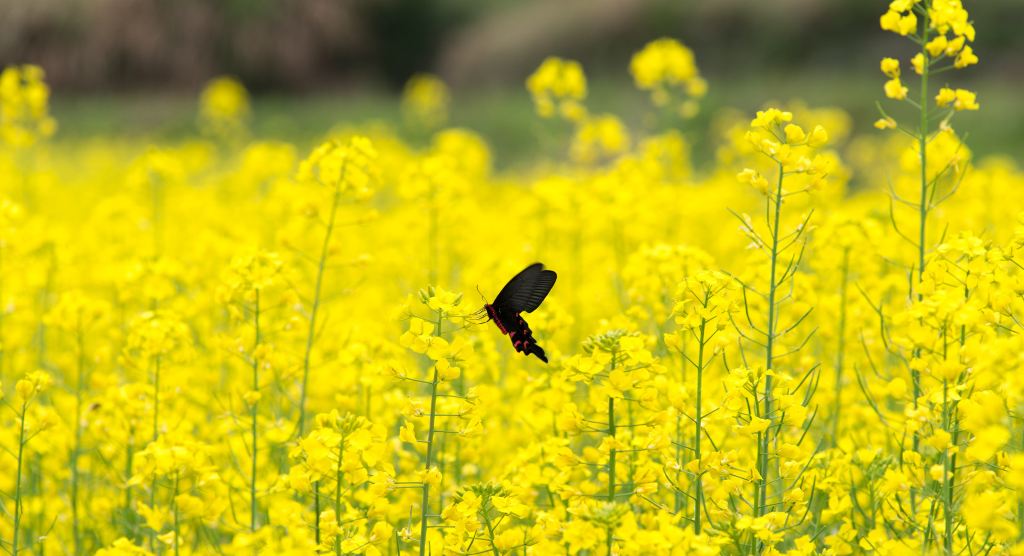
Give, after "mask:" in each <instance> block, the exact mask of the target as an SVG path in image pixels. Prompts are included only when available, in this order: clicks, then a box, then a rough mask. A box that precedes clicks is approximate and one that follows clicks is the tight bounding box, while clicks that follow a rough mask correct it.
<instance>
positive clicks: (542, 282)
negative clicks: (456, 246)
mask: <svg viewBox="0 0 1024 556" xmlns="http://www.w3.org/2000/svg"><path fill="white" fill-rule="evenodd" d="M557 277H558V276H557V275H556V274H555V272H554V271H551V270H546V269H545V268H544V265H542V264H541V263H534V264H532V265H530V266H528V267H526V268H525V269H523V271H522V272H520V273H519V274H516V275H515V277H513V278H512V279H511V280H509V282H508V284H506V285H505V287H504V288H502V290H501V292H500V293H498V296H497V297H495V298H494V302H493V303H487V304H485V305H484V310H485V311H486V312H487V317H488V318H489V319H490V320H493V321H494V324H495V325H497V326H498V330H500V331H501V333H502V334H505V335H507V336H508V337H509V339H510V340H511V341H512V347H514V348H515V350H516V351H518V352H519V353H523V354H526V355H531V354H533V355H536V356H537V358H538V359H540V360H541V361H543V362H545V363H547V362H548V358H547V356H546V355H545V354H544V349H543V348H541V347H540V346H539V345H537V340H536V339H535V338H534V337H533V331H532V330H530V325H529V324H527V323H526V320H525V319H524V318H523V317H522V315H521V313H524V312H525V313H531V312H533V310H534V309H536V308H537V307H539V306H540V304H541V302H543V301H544V298H545V297H547V295H548V292H550V291H551V288H552V287H554V285H555V279H556V278H557Z"/></svg>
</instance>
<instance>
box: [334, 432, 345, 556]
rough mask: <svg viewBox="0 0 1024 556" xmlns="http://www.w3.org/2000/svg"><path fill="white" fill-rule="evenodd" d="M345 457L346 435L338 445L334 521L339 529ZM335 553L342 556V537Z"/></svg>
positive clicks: (339, 538) (335, 547)
mask: <svg viewBox="0 0 1024 556" xmlns="http://www.w3.org/2000/svg"><path fill="white" fill-rule="evenodd" d="M344 455H345V435H342V436H341V442H339V443H338V466H337V469H335V472H334V474H335V480H334V521H335V523H336V524H337V526H338V528H339V529H340V528H341V462H342V459H343V458H344ZM334 553H335V555H336V556H341V537H340V536H339V537H338V538H336V539H335V540H334Z"/></svg>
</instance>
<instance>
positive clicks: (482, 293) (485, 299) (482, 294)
mask: <svg viewBox="0 0 1024 556" xmlns="http://www.w3.org/2000/svg"><path fill="white" fill-rule="evenodd" d="M476 293H478V294H480V299H482V300H484V305H487V296H485V295H484V292H482V291H480V284H477V286H476Z"/></svg>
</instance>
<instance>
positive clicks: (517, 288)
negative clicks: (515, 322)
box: [492, 263, 558, 315]
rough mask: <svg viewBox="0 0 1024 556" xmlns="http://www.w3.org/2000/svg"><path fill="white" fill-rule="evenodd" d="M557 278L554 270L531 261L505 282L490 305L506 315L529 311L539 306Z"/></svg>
mask: <svg viewBox="0 0 1024 556" xmlns="http://www.w3.org/2000/svg"><path fill="white" fill-rule="evenodd" d="M557 278H558V275H557V274H555V271H553V270H547V269H545V268H544V265H543V264H541V263H533V264H532V265H530V266H528V267H526V268H524V269H523V270H522V272H520V273H519V274H516V275H515V276H513V277H512V279H511V280H509V281H508V284H505V287H504V288H502V289H501V291H500V292H498V297H495V298H494V303H493V304H492V305H494V307H495V308H497V309H498V310H499V311H500V312H502V313H504V314H506V315H511V314H515V313H520V312H527V313H531V312H533V310H534V309H536V308H537V307H540V304H541V302H543V301H544V298H545V297H547V296H548V292H550V291H551V288H552V287H554V285H555V280H556V279H557Z"/></svg>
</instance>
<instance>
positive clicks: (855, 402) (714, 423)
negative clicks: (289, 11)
mask: <svg viewBox="0 0 1024 556" xmlns="http://www.w3.org/2000/svg"><path fill="white" fill-rule="evenodd" d="M880 26H881V29H882V30H880V31H879V34H882V33H884V32H890V33H895V34H896V35H899V36H901V37H903V39H902V43H903V45H904V46H905V47H906V48H905V49H903V50H901V52H902V53H897V52H894V53H893V54H892V57H891V58H888V57H887V58H885V59H883V60H882V61H881V63H880V73H879V87H878V92H879V110H880V115H879V119H878V121H876V122H873V123H874V128H877V129H872V128H871V124H872V122H866V123H865V122H854V121H852V120H851V118H850V116H848V115H847V114H846V113H845V112H844V111H843V110H842V109H841V108H833V107H810V106H806V105H804V104H801V103H799V102H792V103H789V104H785V105H775V106H766V107H764V109H763V110H760V111H757V112H756V113H754V114H746V113H741V112H737V111H730V110H724V111H722V112H721V113H717V114H714V115H713V121H714V126H713V127H714V133H715V136H714V137H713V138H711V139H710V141H711V142H712V143H714V145H715V146H716V147H715V150H714V154H713V158H714V159H713V160H712V161H709V162H708V163H707V164H701V163H698V162H700V161H695V160H694V159H693V158H692V157H691V145H692V144H693V143H694V138H693V137H691V136H688V134H687V131H685V130H686V125H685V122H686V121H687V118H690V117H692V116H693V115H694V114H696V113H697V112H698V111H700V110H701V109H702V108H701V101H702V99H703V98H705V97H706V96H709V95H714V94H715V91H714V88H713V87H712V86H709V85H708V83H707V82H706V81H705V80H704V79H703V78H702V77H701V73H700V70H699V68H698V61H699V56H700V53H699V52H698V53H694V52H692V51H690V50H689V49H688V48H687V47H685V46H684V45H683V44H682V43H680V42H678V41H676V40H673V39H659V40H655V41H653V42H651V43H649V44H648V45H647V46H646V47H644V48H643V49H642V50H640V51H638V52H637V53H636V54H635V55H634V56H633V58H632V60H631V62H630V64H629V67H628V68H623V69H622V71H623V72H624V73H625V72H628V74H629V75H630V76H631V78H632V80H633V82H634V84H635V86H636V88H637V90H638V92H637V95H640V96H644V97H649V99H648V102H649V105H650V110H649V112H650V117H649V118H647V119H646V120H645V122H644V124H643V125H634V126H627V125H626V123H625V122H624V121H623V120H622V119H620V118H619V117H617V116H616V115H614V114H607V113H602V112H598V111H595V109H594V107H592V106H590V105H589V104H588V96H587V78H586V75H585V71H584V68H583V67H582V66H581V65H580V64H578V63H576V62H574V61H572V60H565V59H561V58H554V57H552V58H548V59H547V60H545V61H543V63H542V64H541V65H540V66H539V67H538V68H537V70H536V71H535V72H534V73H533V74H532V75H530V77H529V78H528V79H527V81H526V90H525V91H524V92H523V96H524V98H526V97H527V96H529V97H530V98H531V99H532V101H533V103H534V105H535V108H536V112H537V115H536V118H537V124H538V129H540V130H542V133H544V134H545V141H548V142H550V144H552V145H554V147H553V148H552V149H551V156H550V158H548V159H546V160H535V161H533V162H532V163H531V164H529V165H526V166H524V167H516V168H515V169H510V170H501V171H499V170H495V169H494V167H493V166H494V165H493V164H492V159H493V157H494V153H492V152H491V150H490V148H489V147H488V144H487V142H486V141H485V140H484V139H483V138H482V137H481V136H480V135H478V134H476V133H474V132H473V131H472V130H468V129H462V128H446V127H445V122H446V120H447V111H448V108H449V107H450V105H451V103H452V102H457V100H453V99H452V94H451V93H450V91H449V90H448V88H447V87H446V86H445V84H444V83H443V82H441V81H440V80H439V79H438V78H436V77H433V76H430V75H420V76H416V77H414V78H413V79H412V80H411V81H410V82H409V83H408V85H407V86H406V89H405V92H404V95H403V98H402V101H401V102H402V114H403V116H404V119H405V127H406V128H408V129H415V130H416V131H417V133H419V135H421V136H425V137H430V139H429V141H427V142H426V143H423V144H417V143H416V142H413V141H410V140H408V139H403V137H402V134H401V133H398V132H396V131H394V130H393V129H391V128H390V127H389V126H384V125H359V126H355V125H351V124H345V123H341V124H339V125H338V126H337V127H335V128H333V129H332V130H331V131H330V132H329V133H328V135H327V136H326V138H325V139H324V141H323V142H322V144H320V145H319V146H316V147H314V148H312V149H307V148H305V147H300V146H297V145H293V144H290V143H287V142H282V141H276V140H267V139H258V138H254V137H252V135H251V134H250V132H249V127H248V122H249V121H250V119H249V118H250V113H249V112H250V105H249V99H248V94H247V92H246V90H245V88H244V87H243V85H242V84H241V83H239V82H238V81H236V80H234V79H232V78H227V77H224V78H218V79H216V80H214V81H212V82H211V83H210V84H208V85H207V87H206V88H205V89H204V91H203V93H202V94H201V96H200V97H199V99H198V109H197V122H198V130H197V132H196V134H195V135H194V136H193V137H189V138H187V139H184V140H181V141H176V142H167V141H164V142H154V143H153V144H148V145H146V144H139V142H137V141H132V140H127V139H124V138H119V137H115V136H103V137H94V138H90V139H89V140H81V141H75V142H54V141H50V140H49V139H50V138H51V137H52V136H54V134H59V131H58V126H59V122H56V121H54V119H53V118H52V117H51V116H50V115H49V108H48V106H49V90H48V87H47V85H46V81H45V76H44V75H43V72H42V71H41V70H40V69H39V68H37V67H34V66H12V67H8V68H6V69H4V70H3V73H2V75H0V140H2V146H0V185H2V189H0V396H2V407H0V447H2V452H0V516H2V518H0V548H2V549H3V551H4V552H7V553H10V554H13V555H17V554H24V555H28V554H32V555H44V554H72V555H80V554H99V555H103V556H127V555H150V554H165V555H171V554H173V555H174V556H179V555H182V554H204V555H205V554H209V555H214V554H228V555H234V554H261V555H279V554H282V555H283V554H289V555H290V554H296V555H309V554H336V555H339V556H340V555H342V554H366V555H371V556H376V555H399V556H402V555H406V556H408V555H420V556H423V555H427V554H430V555H434V556H441V555H472V554H481V555H487V554H490V555H495V556H497V555H502V554H510V555H525V554H531V555H563V554H564V555H612V554H616V555H637V556H640V555H689V554H701V555H712V554H726V555H731V554H883V555H884V554H950V555H951V554H958V555H960V554H964V555H966V554H972V555H973V554H991V555H995V554H1024V524H1022V519H1024V370H1022V365H1024V171H1022V170H1021V168H1019V166H1018V163H1017V161H1015V160H1013V159H1012V158H1009V157H1002V156H995V157H988V158H984V159H975V157H973V156H972V153H971V148H970V138H969V137H964V136H962V135H961V134H958V133H957V131H956V130H957V122H958V121H959V120H961V119H962V118H970V117H971V112H972V111H974V110H978V109H979V108H980V109H984V106H983V103H984V99H983V98H981V97H980V95H976V94H975V93H974V92H972V91H969V90H966V89H963V88H960V87H958V86H957V82H958V79H960V77H959V75H958V72H959V70H961V69H963V68H967V67H969V66H972V65H974V64H976V63H978V62H979V60H978V56H977V55H976V54H975V52H974V51H973V49H972V47H971V43H972V41H973V40H974V36H975V29H974V27H973V26H972V24H971V23H970V18H969V15H968V14H967V12H966V11H965V10H964V9H963V7H962V6H961V3H960V0H916V1H915V0H895V1H893V2H892V3H891V4H890V5H889V7H888V9H887V10H885V13H884V15H881V18H880ZM980 32H984V29H981V30H980ZM906 52H910V53H911V54H910V55H904V54H905V53H906ZM764 95H765V97H766V98H770V97H771V91H764ZM328 116H329V115H325V118H326V117H328ZM1018 116H1019V114H1014V115H1008V117H1018ZM855 126H856V127H858V128H859V129H861V130H864V131H862V132H860V133H857V134H854V133H852V130H853V129H854V127H855ZM866 128H867V129H866ZM325 131H326V130H325ZM535 261H541V262H543V263H544V264H545V265H546V266H547V267H548V268H550V269H553V270H555V271H556V272H557V273H558V276H559V278H558V281H557V283H556V284H555V286H554V289H553V290H552V291H551V293H550V295H549V296H548V298H547V299H546V300H545V301H544V303H543V304H542V305H541V306H540V307H539V308H538V309H537V310H536V311H534V312H532V313H529V314H524V315H523V317H524V318H525V319H526V320H527V321H528V322H529V326H530V327H531V328H532V330H533V333H534V336H535V337H536V338H537V340H538V342H539V343H540V345H541V346H542V347H543V349H544V350H545V351H546V353H547V357H548V358H549V360H550V363H549V364H547V365H545V364H544V363H543V362H541V361H540V360H539V359H537V358H533V357H530V358H525V357H523V356H522V354H519V353H516V351H515V349H514V348H513V346H512V345H511V343H510V342H509V339H508V338H506V337H505V336H503V335H502V332H501V331H500V330H499V329H498V328H497V327H496V326H494V325H493V324H491V323H483V322H481V321H480V319H479V318H477V317H476V316H474V313H475V312H477V311H478V310H479V309H480V308H481V307H483V305H484V303H489V302H490V301H491V300H493V299H494V296H495V295H496V294H497V292H498V291H499V290H500V289H501V287H502V286H503V285H504V284H505V282H506V281H507V280H508V279H509V278H511V277H512V276H513V275H514V274H515V273H516V272H518V271H520V270H521V269H522V268H523V267H525V266H527V265H528V264H530V263H533V262H535ZM477 316H478V315H477Z"/></svg>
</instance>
